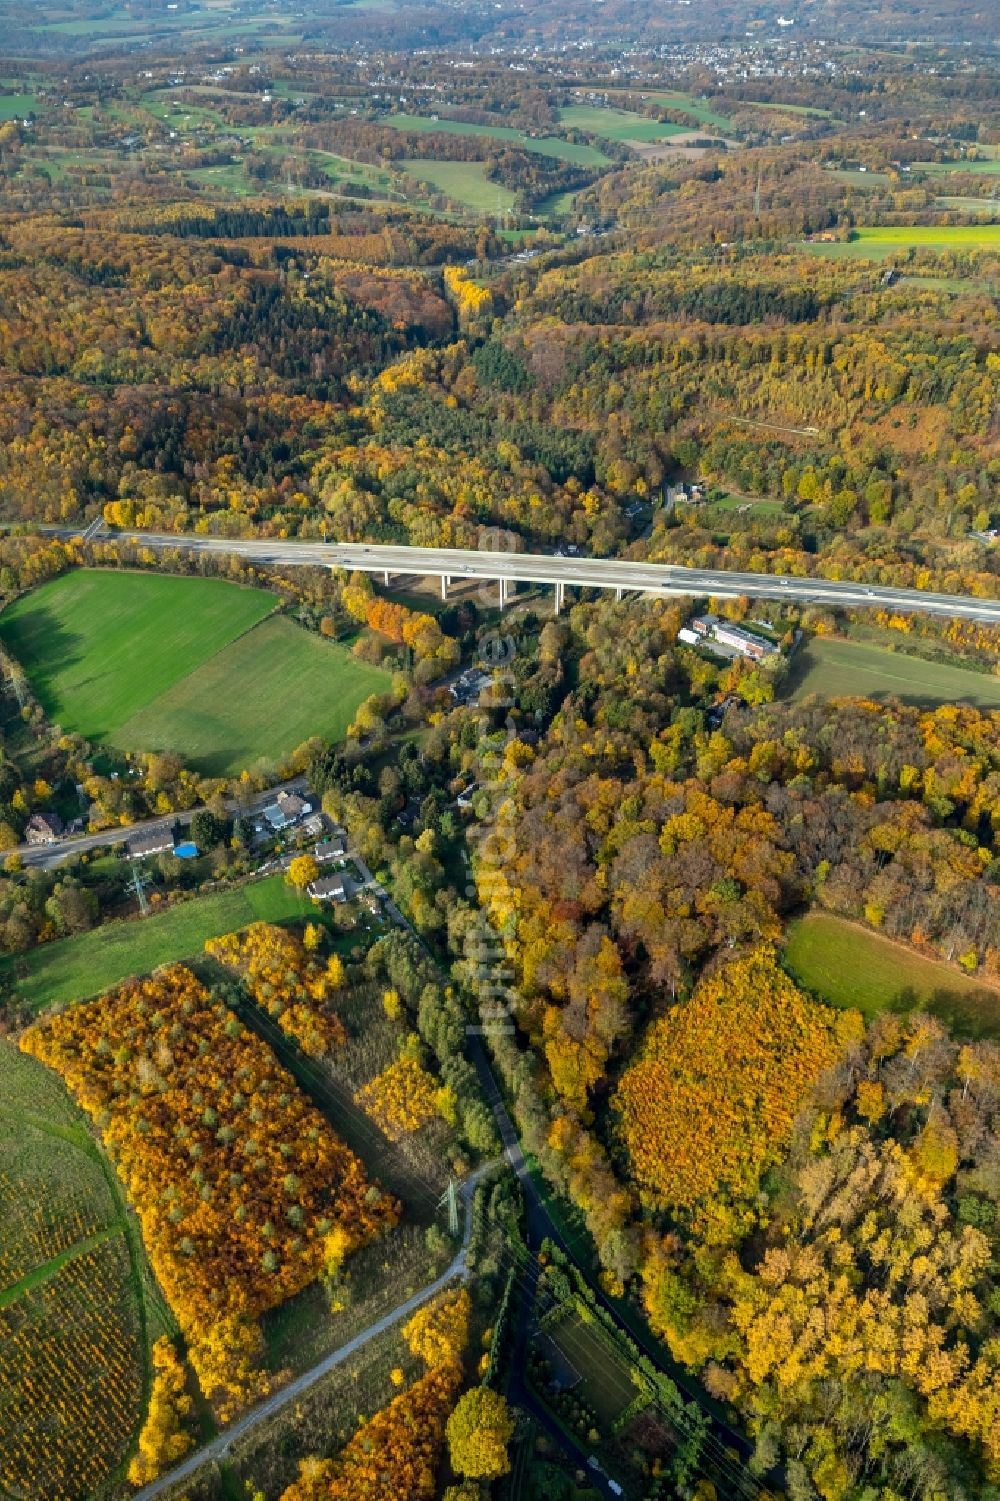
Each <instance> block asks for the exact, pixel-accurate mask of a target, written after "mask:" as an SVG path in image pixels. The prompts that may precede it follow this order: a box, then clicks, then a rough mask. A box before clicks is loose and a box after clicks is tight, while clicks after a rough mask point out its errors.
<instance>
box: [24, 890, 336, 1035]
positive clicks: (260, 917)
mask: <svg viewBox="0 0 1000 1501" xmlns="http://www.w3.org/2000/svg"><path fill="white" fill-rule="evenodd" d="M307 905H308V904H307V903H306V901H305V899H304V898H303V897H301V896H300V895H299V894H298V893H297V892H296V891H294V890H293V889H292V887H290V886H289V885H288V883H287V881H286V880H285V879H284V877H283V876H280V875H274V876H268V877H266V878H265V879H264V880H263V881H255V882H253V883H252V884H251V885H248V886H241V887H239V888H238V889H237V890H235V891H218V892H213V893H212V894H211V895H209V896H203V897H198V898H196V899H194V900H193V901H189V902H183V903H181V904H180V905H179V906H177V907H172V908H170V910H169V911H167V912H161V913H153V914H152V915H151V916H149V917H146V918H142V919H140V920H135V921H130V922H122V923H107V924H105V925H104V926H103V927H101V928H94V929H92V930H91V931H90V932H89V933H79V934H77V935H76V936H75V937H73V938H61V939H58V940H57V941H56V942H55V943H46V944H42V945H40V946H39V947H38V948H34V949H31V950H30V951H29V952H28V953H26V954H23V955H19V956H18V957H16V958H14V957H7V958H4V959H3V960H2V961H0V980H2V981H3V982H4V984H5V985H10V986H11V987H12V989H13V993H14V995H15V996H16V997H17V999H18V1000H19V1001H21V1002H23V1003H25V1004H27V1005H28V1006H30V1007H31V1008H32V1010H34V1011H40V1010H42V1008H43V1007H45V1006H52V1005H58V1004H62V1003H64V1002H66V1001H76V1000H81V999H84V998H86V997H88V996H92V995H96V994H97V993H98V992H99V991H101V990H105V989H107V988H108V986H110V985H117V984H118V983H119V982H120V981H122V980H124V979H126V978H127V977H128V976H129V975H136V974H148V973H149V971H150V970H153V969H156V968H157V967H158V966H159V965H161V964H169V963H173V962H174V961H176V960H179V959H187V958H191V957H193V956H194V955H196V954H199V953H200V952H201V950H202V949H203V948H204V946H205V943H206V942H207V941H208V940H209V939H211V938H219V937H221V936H222V934H224V933H230V932H233V931H234V930H235V929H237V928H243V927H246V926H247V924H248V923H252V922H286V921H289V920H292V919H295V918H299V917H302V915H303V912H304V910H305V909H306V907H307Z"/></svg>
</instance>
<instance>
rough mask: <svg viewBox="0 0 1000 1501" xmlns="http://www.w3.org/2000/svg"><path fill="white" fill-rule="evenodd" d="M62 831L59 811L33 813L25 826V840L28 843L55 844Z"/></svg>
mask: <svg viewBox="0 0 1000 1501" xmlns="http://www.w3.org/2000/svg"><path fill="white" fill-rule="evenodd" d="M62 832H63V822H62V819H61V818H60V817H59V815H58V814H57V813H32V815H31V817H30V818H29V819H28V822H27V823H26V824H25V826H24V840H25V843H26V844H55V842H56V840H57V839H58V838H59V836H60V835H61V834H62Z"/></svg>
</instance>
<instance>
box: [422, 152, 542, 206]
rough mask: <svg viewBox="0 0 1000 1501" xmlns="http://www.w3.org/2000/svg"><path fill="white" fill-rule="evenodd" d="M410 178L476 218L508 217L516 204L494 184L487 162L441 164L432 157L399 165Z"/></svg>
mask: <svg viewBox="0 0 1000 1501" xmlns="http://www.w3.org/2000/svg"><path fill="white" fill-rule="evenodd" d="M397 165H398V166H399V167H400V169H401V170H402V171H404V172H405V173H406V174H407V176H409V177H412V178H415V179H416V181H418V182H425V183H429V184H430V186H431V187H432V188H436V189H437V191H438V192H439V193H445V194H447V196H448V197H449V198H453V199H454V200H455V202H456V203H462V204H464V205H465V206H466V208H470V209H472V210H473V212H474V213H477V214H495V213H497V212H498V211H499V212H500V213H503V214H509V213H510V212H511V211H512V209H513V207H514V204H515V202H516V194H514V193H512V192H511V190H510V188H505V187H501V185H500V184H499V183H496V182H491V181H490V179H489V178H488V177H487V176H486V164H485V162H439V161H432V160H431V159H430V158H429V157H412V158H409V159H407V160H406V161H401V162H399V163H398V164H397Z"/></svg>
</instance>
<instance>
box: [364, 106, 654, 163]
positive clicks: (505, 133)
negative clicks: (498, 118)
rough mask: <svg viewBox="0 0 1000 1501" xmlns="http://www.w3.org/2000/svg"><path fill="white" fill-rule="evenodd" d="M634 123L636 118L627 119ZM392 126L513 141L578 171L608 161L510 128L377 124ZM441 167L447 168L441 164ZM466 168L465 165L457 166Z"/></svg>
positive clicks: (591, 149) (416, 118)
mask: <svg viewBox="0 0 1000 1501" xmlns="http://www.w3.org/2000/svg"><path fill="white" fill-rule="evenodd" d="M629 118H630V119H635V118H636V117H635V116H630V117H629ZM380 123H381V124H383V125H392V126H395V128H396V129H397V130H412V131H420V132H422V133H423V134H425V135H426V134H431V133H433V134H439V133H440V134H443V135H455V136H487V137H489V138H490V139H491V140H495V141H513V142H514V143H515V144H516V145H517V146H519V147H520V148H521V150H522V151H532V152H534V153H535V155H536V156H553V157H556V158H557V160H559V161H563V162H575V163H576V164H577V165H578V166H581V167H603V166H606V165H607V163H608V158H607V157H606V156H605V155H604V152H603V151H598V150H597V148H596V146H586V145H580V144H578V143H577V142H574V141H561V140H560V139H559V137H558V136H529V135H525V133H524V131H523V130H517V129H515V127H514V126H512V125H469V124H467V123H466V122H465V121H464V120H447V119H439V120H434V119H432V118H431V117H430V115H403V114H395V115H386V117H385V119H384V120H382V121H381V122H380ZM441 165H446V164H445V163H442V164H441ZM456 165H460V166H465V165H468V163H457V164H456Z"/></svg>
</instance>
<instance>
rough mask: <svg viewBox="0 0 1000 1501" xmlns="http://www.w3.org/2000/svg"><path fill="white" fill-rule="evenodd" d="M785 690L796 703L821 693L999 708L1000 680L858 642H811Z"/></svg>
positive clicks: (795, 662)
mask: <svg viewBox="0 0 1000 1501" xmlns="http://www.w3.org/2000/svg"><path fill="white" fill-rule="evenodd" d="M786 691H787V693H788V694H789V695H790V696H791V698H792V699H794V700H796V701H799V700H801V699H804V698H808V696H809V695H810V694H811V693H819V694H821V695H822V696H823V697H824V698H842V697H847V696H857V697H861V698H874V699H883V698H898V699H900V700H902V702H903V703H908V704H917V705H925V704H926V705H928V706H932V705H934V704H940V703H952V704H972V705H974V706H975V707H976V708H979V709H1000V678H995V677H992V676H990V674H989V673H985V672H973V671H972V670H971V669H970V668H968V667H959V666H955V665H953V664H952V663H950V662H926V661H924V660H923V659H922V658H920V657H909V656H904V654H903V653H902V652H898V651H887V650H885V648H883V647H879V646H868V645H864V644H862V643H861V642H857V641H833V640H822V639H815V640H812V641H810V642H808V643H807V644H806V645H805V646H803V647H801V648H800V650H799V651H798V652H797V653H796V655H795V657H794V659H793V661H792V669H791V672H790V674H789V678H788V685H787V690H786Z"/></svg>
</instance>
